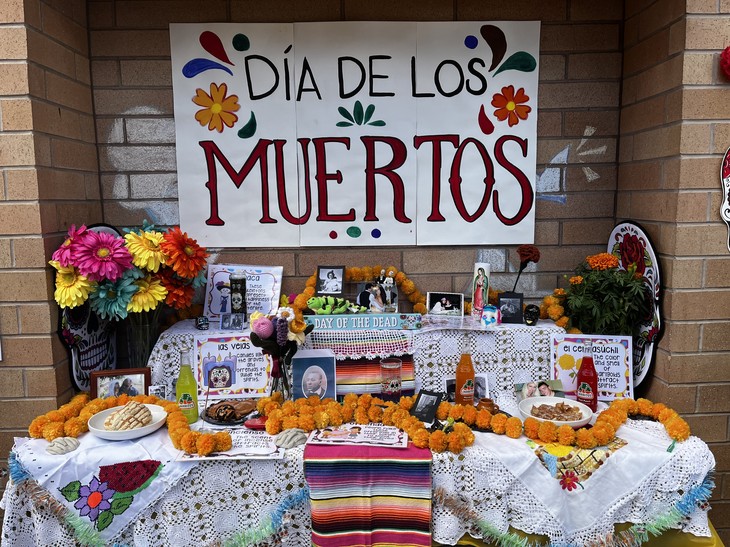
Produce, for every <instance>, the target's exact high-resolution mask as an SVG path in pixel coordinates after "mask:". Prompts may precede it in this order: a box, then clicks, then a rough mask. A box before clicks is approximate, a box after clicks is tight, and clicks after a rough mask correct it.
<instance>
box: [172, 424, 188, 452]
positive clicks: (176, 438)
mask: <svg viewBox="0 0 730 547" xmlns="http://www.w3.org/2000/svg"><path fill="white" fill-rule="evenodd" d="M187 432H188V430H187V429H174V430H173V429H170V430H168V432H167V434H168V435H169V436H170V440H171V441H172V446H174V447H175V448H176V449H178V450H182V442H181V441H182V438H183V437H184V436H185V434H187Z"/></svg>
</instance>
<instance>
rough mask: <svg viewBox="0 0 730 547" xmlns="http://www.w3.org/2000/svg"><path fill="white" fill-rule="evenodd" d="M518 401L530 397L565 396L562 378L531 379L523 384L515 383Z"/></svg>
mask: <svg viewBox="0 0 730 547" xmlns="http://www.w3.org/2000/svg"><path fill="white" fill-rule="evenodd" d="M515 395H517V401H518V402H519V401H522V400H523V399H529V398H530V397H565V391H564V390H563V382H562V380H547V379H545V380H530V381H529V382H525V383H523V384H515Z"/></svg>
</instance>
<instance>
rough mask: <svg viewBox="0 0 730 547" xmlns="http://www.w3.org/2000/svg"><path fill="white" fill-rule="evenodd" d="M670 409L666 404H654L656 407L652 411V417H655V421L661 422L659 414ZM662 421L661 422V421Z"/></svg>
mask: <svg viewBox="0 0 730 547" xmlns="http://www.w3.org/2000/svg"><path fill="white" fill-rule="evenodd" d="M668 408H669V407H668V406H667V405H665V404H664V403H654V406H653V407H652V409H651V415H652V416H653V417H654V419H655V420H659V414H661V412H662V410H665V409H668ZM659 421H661V420H659Z"/></svg>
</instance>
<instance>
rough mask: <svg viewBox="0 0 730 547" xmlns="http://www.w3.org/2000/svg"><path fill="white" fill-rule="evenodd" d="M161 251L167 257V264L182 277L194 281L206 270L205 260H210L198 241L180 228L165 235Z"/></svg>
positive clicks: (174, 228) (172, 229) (168, 231)
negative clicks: (193, 279)
mask: <svg viewBox="0 0 730 547" xmlns="http://www.w3.org/2000/svg"><path fill="white" fill-rule="evenodd" d="M160 249H162V252H163V253H165V256H166V259H165V264H167V265H168V266H170V267H171V268H172V269H173V270H174V272H175V273H176V274H177V275H179V276H180V277H184V278H185V279H192V278H194V277H195V276H196V275H198V274H199V273H200V271H201V270H202V269H203V268H205V264H206V260H205V259H206V258H208V253H207V252H205V247H201V246H200V245H198V242H197V241H196V240H194V239H193V238H191V237H188V234H187V233H186V232H183V231H182V230H180V228H179V227H178V226H175V227H173V228H170V229H169V230H167V232H165V233H164V234H163V236H162V241H161V242H160Z"/></svg>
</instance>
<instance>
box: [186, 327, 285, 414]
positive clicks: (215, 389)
mask: <svg viewBox="0 0 730 547" xmlns="http://www.w3.org/2000/svg"><path fill="white" fill-rule="evenodd" d="M195 349H196V356H197V360H198V366H197V369H196V375H195V381H196V382H197V383H198V406H199V407H200V411H201V412H203V411H204V410H205V405H206V398H207V399H208V404H210V401H212V400H216V399H234V398H247V397H264V396H266V395H268V394H269V392H270V386H269V379H270V376H271V365H272V362H271V357H269V356H268V355H264V354H263V353H262V352H261V349H260V348H257V347H256V346H254V345H253V344H252V343H251V339H250V338H249V337H248V336H247V335H237V336H223V337H210V338H209V337H207V336H196V337H195Z"/></svg>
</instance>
